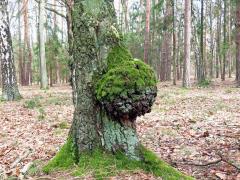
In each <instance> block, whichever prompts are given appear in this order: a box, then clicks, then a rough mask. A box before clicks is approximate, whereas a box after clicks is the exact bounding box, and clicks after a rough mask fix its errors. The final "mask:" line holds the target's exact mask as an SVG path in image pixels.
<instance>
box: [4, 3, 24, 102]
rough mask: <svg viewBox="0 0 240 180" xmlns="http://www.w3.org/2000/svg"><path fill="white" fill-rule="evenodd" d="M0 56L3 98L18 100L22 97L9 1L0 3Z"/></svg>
mask: <svg viewBox="0 0 240 180" xmlns="http://www.w3.org/2000/svg"><path fill="white" fill-rule="evenodd" d="M0 55H1V73H2V98H3V99H4V100H8V101H12V100H17V99H19V98H21V95H20V93H19V90H18V86H17V79H16V72H15V65H14V56H13V48H12V38H11V33H10V29H9V17H8V11H7V0H2V1H0Z"/></svg>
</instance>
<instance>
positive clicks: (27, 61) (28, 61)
mask: <svg viewBox="0 0 240 180" xmlns="http://www.w3.org/2000/svg"><path fill="white" fill-rule="evenodd" d="M23 17H24V18H23V19H24V52H25V53H26V54H27V56H24V85H25V86H28V85H29V84H30V83H31V82H32V80H31V79H32V77H31V74H32V73H31V71H32V51H31V46H30V40H29V21H28V0H24V7H23Z"/></svg>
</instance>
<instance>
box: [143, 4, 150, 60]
mask: <svg viewBox="0 0 240 180" xmlns="http://www.w3.org/2000/svg"><path fill="white" fill-rule="evenodd" d="M150 14H151V0H147V1H146V26H145V36H144V37H145V40H144V62H145V63H148V58H149V45H150V43H149V36H150V34H149V33H150Z"/></svg>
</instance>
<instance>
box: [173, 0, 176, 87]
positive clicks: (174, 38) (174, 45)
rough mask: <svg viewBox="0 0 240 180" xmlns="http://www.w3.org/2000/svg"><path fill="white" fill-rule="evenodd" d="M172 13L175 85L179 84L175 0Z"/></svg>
mask: <svg viewBox="0 0 240 180" xmlns="http://www.w3.org/2000/svg"><path fill="white" fill-rule="evenodd" d="M172 11H173V12H172V14H173V85H176V84H177V72H176V32H175V28H176V27H175V0H172Z"/></svg>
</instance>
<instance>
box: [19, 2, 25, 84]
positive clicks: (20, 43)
mask: <svg viewBox="0 0 240 180" xmlns="http://www.w3.org/2000/svg"><path fill="white" fill-rule="evenodd" d="M20 11H21V0H18V12H20ZM18 41H19V47H18V71H19V73H18V74H19V82H21V85H23V84H24V76H23V75H24V73H23V52H22V33H21V13H19V15H18Z"/></svg>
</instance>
